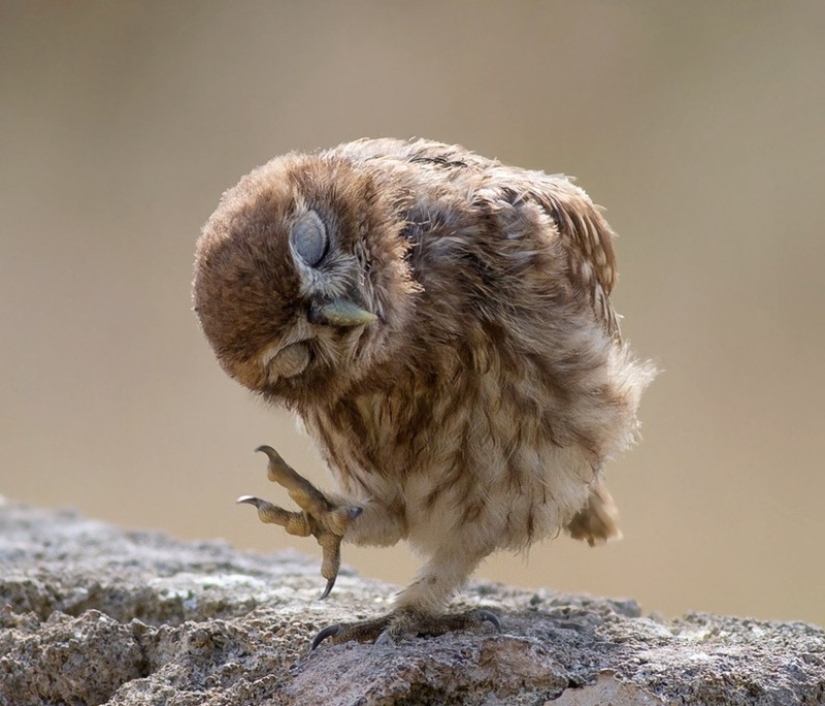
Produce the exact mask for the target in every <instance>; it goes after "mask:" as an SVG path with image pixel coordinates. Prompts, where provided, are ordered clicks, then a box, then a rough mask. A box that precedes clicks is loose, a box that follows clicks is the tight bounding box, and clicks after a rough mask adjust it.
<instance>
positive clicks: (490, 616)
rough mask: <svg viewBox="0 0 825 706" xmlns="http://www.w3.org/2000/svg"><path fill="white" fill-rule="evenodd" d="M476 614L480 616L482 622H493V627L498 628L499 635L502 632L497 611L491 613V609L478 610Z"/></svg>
mask: <svg viewBox="0 0 825 706" xmlns="http://www.w3.org/2000/svg"><path fill="white" fill-rule="evenodd" d="M476 615H477V616H478V617H479V619H480V620H481V622H482V623H483V622H484V621H487V622H488V623H492V625H493V627H494V628H495V629H496V632H497V633H498V634H499V635H500V634H501V621H500V620H499V619H498V616H497V615H496V614H495V613H491V612H490V611H489V610H479V611H477V612H476Z"/></svg>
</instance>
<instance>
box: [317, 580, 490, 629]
mask: <svg viewBox="0 0 825 706" xmlns="http://www.w3.org/2000/svg"><path fill="white" fill-rule="evenodd" d="M336 578H338V575H337V574H336V575H335V576H332V577H331V578H328V579H327V587H326V588H325V589H324V592H323V593H322V594H321V595H320V596H319V598H318V600H319V601H322V600H324V599H325V598H326V597H327V596H328V595H329V592H330V591H331V590H332V587H333V586H334V585H335V579H336ZM499 632H501V630H499Z"/></svg>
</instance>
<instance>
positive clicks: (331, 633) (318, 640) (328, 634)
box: [309, 625, 341, 652]
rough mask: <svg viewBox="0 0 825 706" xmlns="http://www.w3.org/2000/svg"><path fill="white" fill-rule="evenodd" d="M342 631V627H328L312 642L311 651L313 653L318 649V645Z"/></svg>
mask: <svg viewBox="0 0 825 706" xmlns="http://www.w3.org/2000/svg"><path fill="white" fill-rule="evenodd" d="M340 630H341V626H340V625H327V626H326V627H325V628H324V629H323V630H321V632H319V633H318V634H317V635H316V636H315V638H314V639H313V640H312V644H311V645H310V647H309V651H310V652H313V651H314V650H315V648H316V647H318V645H320V644H321V643H322V642H323V641H324V640H326V639H327V638H328V637H335V636H336V635H337V634H338V632H339V631H340Z"/></svg>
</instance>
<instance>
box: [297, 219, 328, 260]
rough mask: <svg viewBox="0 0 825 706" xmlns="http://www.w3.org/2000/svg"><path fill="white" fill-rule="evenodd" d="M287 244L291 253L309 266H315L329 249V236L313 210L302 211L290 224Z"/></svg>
mask: <svg viewBox="0 0 825 706" xmlns="http://www.w3.org/2000/svg"><path fill="white" fill-rule="evenodd" d="M289 245H290V248H291V249H292V252H293V255H296V256H297V257H299V258H300V259H301V260H302V261H303V262H304V263H305V264H307V265H309V266H310V267H316V266H317V265H318V264H319V263H320V262H321V261H322V260H323V259H324V257H325V256H326V254H327V252H328V251H329V237H328V235H327V229H326V226H325V225H324V222H323V221H322V220H321V217H320V216H319V215H318V214H317V213H316V212H315V211H306V212H305V213H302V214H301V215H300V216H299V217H298V218H297V220H296V221H295V222H294V223H293V224H292V228H291V230H290V233H289Z"/></svg>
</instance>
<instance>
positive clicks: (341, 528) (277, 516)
mask: <svg viewBox="0 0 825 706" xmlns="http://www.w3.org/2000/svg"><path fill="white" fill-rule="evenodd" d="M255 450H256V451H260V452H262V453H265V454H266V455H267V458H269V465H268V467H267V476H268V477H269V480H271V481H273V482H275V483H278V484H279V485H282V486H283V487H284V488H286V489H287V491H288V492H289V497H290V498H292V499H293V500H294V501H295V503H296V504H297V505H298V507H300V508H301V510H302V511H301V512H290V511H289V510H284V509H283V508H282V507H278V506H277V505H273V504H272V503H270V502H267V501H266V500H261V499H260V498H255V497H252V496H251V495H242V496H241V497H240V498H238V502H239V503H247V504H249V505H254V506H255V507H256V508H257V510H258V518H259V519H260V520H261V522H267V523H271V524H275V525H280V526H281V527H283V528H284V529H285V530H286V532H287V534H292V535H295V536H297V537H308V536H309V535H312V536H313V537H315V539H317V540H318V544H320V545H321V547H322V548H323V550H324V552H323V560H322V563H321V576H323V577H324V578H325V579H326V580H327V585H326V588H325V589H324V592H323V593H322V594H321V598H320V600H323V599H324V598H326V597H327V596H328V595H329V592H330V591H331V590H332V587H333V586H334V585H335V579H336V578H338V569H339V568H340V567H341V540H342V539H343V538H344V533H345V532H346V531H347V528H348V527H349V526H350V524H352V521H353V520H354V519H355V518H356V517H358V516H359V515H360V514H361V513H362V512H363V510H362V509H361V508H360V507H355V506H352V505H344V506H340V505H334V504H333V503H331V502H330V501H329V500H327V498H326V496H325V495H324V494H323V493H322V492H321V491H320V490H318V489H317V488H316V487H315V486H314V485H312V483H310V482H309V481H308V480H307V479H306V478H304V477H303V476H300V475H298V473H296V471H295V469H294V468H292V466H290V465H289V464H288V463H287V462H286V461H284V459H283V458H281V455H280V454H279V453H278V452H277V451H276V450H275V449H273V448H272V447H271V446H259V447H258V448H257V449H255Z"/></svg>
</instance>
